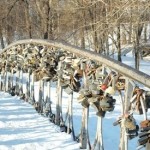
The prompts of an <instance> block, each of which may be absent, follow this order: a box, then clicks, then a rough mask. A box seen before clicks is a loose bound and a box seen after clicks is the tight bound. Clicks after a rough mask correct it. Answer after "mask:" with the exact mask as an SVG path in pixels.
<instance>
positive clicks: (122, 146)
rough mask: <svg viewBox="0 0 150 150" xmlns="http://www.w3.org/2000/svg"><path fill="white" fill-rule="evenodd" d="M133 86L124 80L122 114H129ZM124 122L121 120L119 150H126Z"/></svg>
mask: <svg viewBox="0 0 150 150" xmlns="http://www.w3.org/2000/svg"><path fill="white" fill-rule="evenodd" d="M134 88H135V87H134V85H133V84H132V82H130V81H129V79H128V78H126V82H125V100H124V114H128V113H129V106H130V100H131V99H132V96H133V90H134ZM124 121H125V119H124V118H123V119H122V123H121V139H120V146H119V147H120V148H119V149H120V150H128V136H127V134H126V130H125V126H124Z"/></svg>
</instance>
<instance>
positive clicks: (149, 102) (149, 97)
mask: <svg viewBox="0 0 150 150" xmlns="http://www.w3.org/2000/svg"><path fill="white" fill-rule="evenodd" d="M145 103H146V107H147V108H150V91H145Z"/></svg>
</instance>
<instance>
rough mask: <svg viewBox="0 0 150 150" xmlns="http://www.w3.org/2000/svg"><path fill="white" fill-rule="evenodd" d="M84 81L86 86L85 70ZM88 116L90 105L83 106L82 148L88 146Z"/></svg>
mask: <svg viewBox="0 0 150 150" xmlns="http://www.w3.org/2000/svg"><path fill="white" fill-rule="evenodd" d="M83 82H84V87H86V86H87V82H86V75H85V72H83ZM88 117H89V107H88V108H82V127H81V137H80V138H81V139H80V140H81V147H80V148H81V149H86V148H87V142H88V140H89V139H88ZM89 145H90V144H89Z"/></svg>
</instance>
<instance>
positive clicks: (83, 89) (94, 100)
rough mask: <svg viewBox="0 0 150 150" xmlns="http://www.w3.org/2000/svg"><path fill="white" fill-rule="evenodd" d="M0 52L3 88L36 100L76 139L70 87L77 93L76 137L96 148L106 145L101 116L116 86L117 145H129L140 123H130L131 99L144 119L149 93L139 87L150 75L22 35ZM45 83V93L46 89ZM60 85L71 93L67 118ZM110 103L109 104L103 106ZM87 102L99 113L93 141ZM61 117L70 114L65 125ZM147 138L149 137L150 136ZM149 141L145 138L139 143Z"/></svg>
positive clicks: (111, 103) (83, 145) (85, 145)
mask: <svg viewBox="0 0 150 150" xmlns="http://www.w3.org/2000/svg"><path fill="white" fill-rule="evenodd" d="M0 57H1V62H0V65H1V90H5V91H9V92H10V93H11V94H12V95H15V94H17V95H20V96H21V98H23V99H24V100H26V101H28V102H30V103H31V104H32V105H34V106H35V108H36V110H37V111H38V112H39V113H41V114H45V115H46V116H47V117H49V118H50V120H51V121H52V122H54V123H55V124H56V125H59V126H60V127H61V130H63V131H66V132H67V133H70V132H71V133H72V136H73V139H74V140H77V139H78V138H77V137H76V136H75V133H74V126H73V110H72V108H73V107H72V105H73V92H78V93H79V97H78V101H79V103H81V105H82V106H83V112H82V114H81V115H82V128H81V132H80V136H79V139H78V140H79V142H80V143H81V148H83V149H85V148H89V149H95V148H96V147H98V149H100V150H102V149H104V145H103V136H102V135H103V132H102V131H103V130H102V120H103V118H104V116H105V113H106V112H107V111H113V109H114V105H115V100H114V99H113V95H114V94H115V93H116V92H118V94H119V95H120V100H121V101H122V105H121V108H122V109H121V118H120V119H119V120H118V121H117V122H116V123H115V124H120V126H121V136H120V139H121V140H120V145H119V148H120V149H121V150H124V149H128V139H129V138H131V135H132V134H135V137H136V136H137V132H138V128H134V127H137V125H136V124H134V123H133V122H134V118H133V116H132V113H133V112H134V111H135V107H134V104H135V103H136V107H138V111H140V112H141V114H142V115H143V116H144V120H148V118H147V109H148V108H149V107H150V106H149V102H148V101H150V94H149V92H148V91H144V90H143V89H141V86H145V87H148V88H150V76H149V75H147V74H145V73H143V72H140V71H137V70H136V69H134V68H132V67H130V66H127V65H125V64H123V63H120V62H118V61H116V60H114V59H112V58H109V57H106V56H104V55H100V54H97V53H95V52H92V51H88V50H84V49H81V48H78V47H75V46H72V45H70V44H66V43H62V42H57V41H46V40H40V39H27V40H20V41H17V42H15V43H12V44H10V45H9V46H7V47H6V48H5V49H3V50H2V51H1V52H0ZM47 70H48V71H47ZM24 73H26V75H27V76H26V80H25V82H26V93H23V92H24V91H23V82H24V80H23V74H24ZM14 76H15V78H14ZM14 79H15V81H14ZM81 80H82V81H81ZM35 81H38V82H39V99H38V101H37V102H36V101H35V95H34V93H35V91H34V90H35V89H34V87H35ZM52 82H56V83H57V100H56V111H55V113H52V108H51V98H52V97H51V94H50V91H51V86H50V85H51V83H52ZM46 83H47V93H45V92H44V90H45V84H46ZM90 83H91V84H90ZM95 87H96V88H95ZM64 91H65V92H67V93H68V95H69V102H68V110H67V113H66V118H65V119H64V118H63V117H62V113H63V112H62V93H63V92H64ZM44 94H46V96H45V95H44ZM148 96H149V97H148ZM45 97H46V98H45ZM108 104H109V106H106V105H108ZM89 107H94V108H95V110H96V111H97V117H98V122H97V132H96V138H95V141H94V143H93V144H92V145H91V143H90V140H89V134H88V122H89V121H88V116H89ZM64 120H68V124H67V125H66V124H65V121H64ZM128 120H130V121H129V122H130V123H129V124H132V127H133V128H132V129H131V127H128V125H129V124H127V122H128ZM127 130H128V131H130V132H132V134H131V133H130V132H127ZM146 132H147V131H146ZM129 135H130V136H129ZM133 137H134V136H133ZM133 137H132V138H133ZM144 137H145V136H144ZM146 137H147V136H146ZM140 138H141V137H140ZM145 139H146V140H148V137H147V138H145ZM146 140H145V141H146ZM143 141H144V139H143ZM143 141H142V142H143ZM145 141H144V142H145ZM140 142H141V139H139V145H140V144H141V143H142V142H141V143H140ZM147 143H148V142H147V141H146V142H145V143H144V144H141V145H146V144H147ZM148 146H149V144H147V147H148Z"/></svg>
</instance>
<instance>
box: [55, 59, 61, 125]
mask: <svg viewBox="0 0 150 150" xmlns="http://www.w3.org/2000/svg"><path fill="white" fill-rule="evenodd" d="M58 69H61V62H59V63H58ZM61 112H62V87H61V85H60V79H59V78H58V82H57V100H56V115H55V116H56V117H55V124H56V125H60V113H61Z"/></svg>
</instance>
